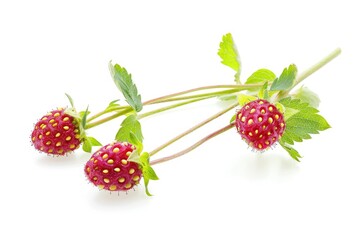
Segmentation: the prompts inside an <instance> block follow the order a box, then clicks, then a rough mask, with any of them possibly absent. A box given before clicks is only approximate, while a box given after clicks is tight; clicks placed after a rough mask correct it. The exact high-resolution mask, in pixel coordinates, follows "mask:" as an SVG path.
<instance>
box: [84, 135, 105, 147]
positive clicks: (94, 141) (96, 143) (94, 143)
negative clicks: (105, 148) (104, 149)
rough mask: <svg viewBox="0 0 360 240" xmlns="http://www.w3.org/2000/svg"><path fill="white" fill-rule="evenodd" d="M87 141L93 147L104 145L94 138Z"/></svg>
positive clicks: (88, 138)
mask: <svg viewBox="0 0 360 240" xmlns="http://www.w3.org/2000/svg"><path fill="white" fill-rule="evenodd" d="M87 140H88V141H89V142H90V144H91V146H102V144H101V143H100V142H99V141H98V140H97V139H96V138H94V137H87Z"/></svg>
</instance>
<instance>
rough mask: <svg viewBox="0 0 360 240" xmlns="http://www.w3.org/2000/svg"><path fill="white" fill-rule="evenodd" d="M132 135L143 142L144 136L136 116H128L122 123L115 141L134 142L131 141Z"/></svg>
mask: <svg viewBox="0 0 360 240" xmlns="http://www.w3.org/2000/svg"><path fill="white" fill-rule="evenodd" d="M131 133H132V134H134V135H135V136H136V138H137V139H138V140H139V141H140V142H142V141H143V138H144V137H143V135H142V131H141V124H140V122H139V121H138V120H137V119H136V116H135V115H134V114H132V115H129V116H127V117H126V118H125V119H124V121H123V122H122V123H121V127H120V129H119V131H118V132H117V133H116V137H115V139H116V140H117V141H119V142H130V143H131V141H132V140H133V139H131V136H130V135H131Z"/></svg>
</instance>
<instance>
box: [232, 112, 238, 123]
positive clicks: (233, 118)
mask: <svg viewBox="0 0 360 240" xmlns="http://www.w3.org/2000/svg"><path fill="white" fill-rule="evenodd" d="M236 115H237V113H235V114H234V115H233V116H232V117H231V119H230V124H231V123H233V122H235V119H236Z"/></svg>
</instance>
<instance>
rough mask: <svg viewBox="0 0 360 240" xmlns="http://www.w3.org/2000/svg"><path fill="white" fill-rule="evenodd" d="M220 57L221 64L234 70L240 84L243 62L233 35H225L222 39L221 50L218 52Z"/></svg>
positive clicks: (236, 79) (236, 80)
mask: <svg viewBox="0 0 360 240" xmlns="http://www.w3.org/2000/svg"><path fill="white" fill-rule="evenodd" d="M218 55H219V56H220V58H221V60H222V61H221V63H222V64H224V65H225V66H228V67H230V68H232V69H233V70H234V71H235V72H236V74H235V82H236V83H238V84H239V83H240V72H241V62H240V57H239V53H238V51H237V48H236V45H235V43H234V40H233V37H232V35H231V33H228V34H225V35H224V36H223V37H222V41H221V42H220V48H219V50H218Z"/></svg>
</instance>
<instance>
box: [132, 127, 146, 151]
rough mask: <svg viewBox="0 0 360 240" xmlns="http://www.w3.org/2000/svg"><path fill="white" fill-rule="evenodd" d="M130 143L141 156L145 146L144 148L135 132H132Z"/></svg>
mask: <svg viewBox="0 0 360 240" xmlns="http://www.w3.org/2000/svg"><path fill="white" fill-rule="evenodd" d="M129 143H131V144H132V145H134V146H135V147H136V150H137V151H138V152H139V154H141V152H142V150H143V148H144V146H143V144H142V142H141V141H140V140H139V139H138V138H137V137H136V135H135V134H134V133H133V132H130V139H129Z"/></svg>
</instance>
